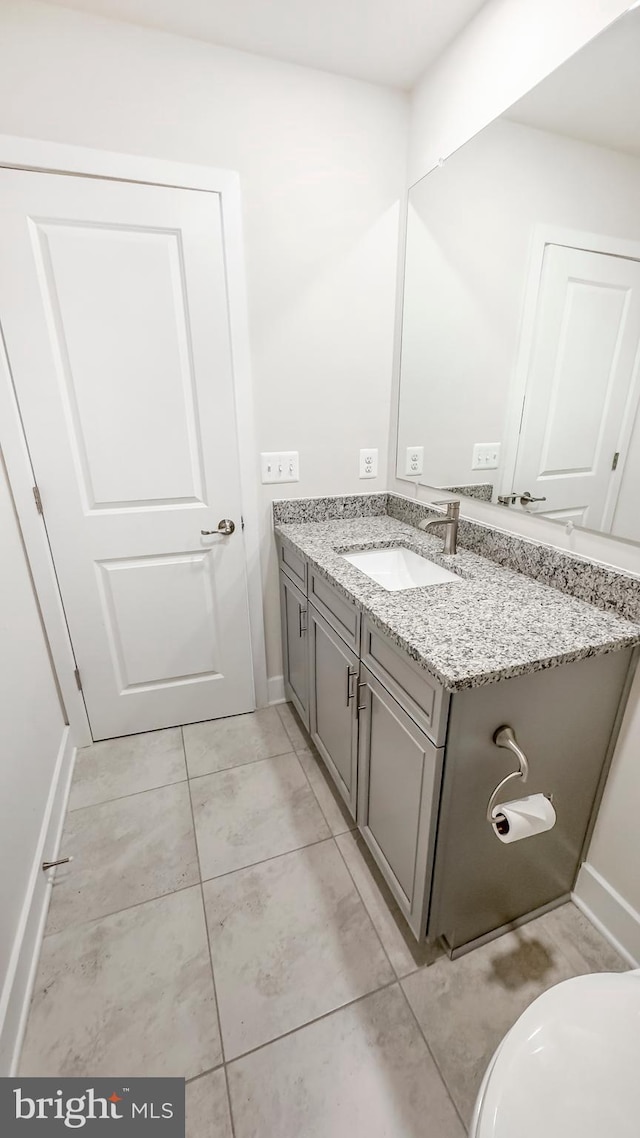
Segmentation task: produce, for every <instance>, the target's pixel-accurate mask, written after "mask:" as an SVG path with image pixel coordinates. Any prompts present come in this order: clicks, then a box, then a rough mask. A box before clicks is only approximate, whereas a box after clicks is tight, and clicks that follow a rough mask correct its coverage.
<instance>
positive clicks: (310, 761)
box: [297, 749, 356, 834]
mask: <svg viewBox="0 0 640 1138" xmlns="http://www.w3.org/2000/svg"><path fill="white" fill-rule="evenodd" d="M297 755H298V758H299V759H300V762H301V764H302V768H303V770H304V772H305V774H306V776H307V778H308V779H309V782H310V783H311V789H312V790H313V793H314V794H315V796H316V798H317V800H318V805H319V806H320V809H321V810H322V813H323V814H324V816H325V818H326V819H327V825H328V826H329V829H330V830H331V833H332V834H344V833H345V832H346V831H347V830H354V829H355V826H356V823H355V820H354V819H353V818H352V817H351V815H350V813H349V811H348V810H347V808H346V806H345V804H344V802H343V801H342V799H341V797H340V795H339V794H338V791H337V790H336V788H335V786H334V785H333V783H332V781H331V777H330V775H329V774H327V771H326V768H325V766H324V763H323V762H322V759H321V758H320V756H319V755H318V754H316V753H315V751H310V750H306V749H302V750H299V751H297Z"/></svg>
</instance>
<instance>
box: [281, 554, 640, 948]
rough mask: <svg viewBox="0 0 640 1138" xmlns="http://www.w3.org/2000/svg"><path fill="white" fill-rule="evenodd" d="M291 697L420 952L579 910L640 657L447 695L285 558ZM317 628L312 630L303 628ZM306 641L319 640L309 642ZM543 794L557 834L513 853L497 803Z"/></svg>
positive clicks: (313, 571)
mask: <svg viewBox="0 0 640 1138" xmlns="http://www.w3.org/2000/svg"><path fill="white" fill-rule="evenodd" d="M279 560H280V570H281V573H280V577H281V598H282V627H283V636H284V644H283V651H284V660H285V663H284V669H285V690H286V693H287V696H288V697H289V698H290V699H291V700H292V701H293V703H294V704H295V706H296V708H297V710H298V712H299V713H300V715H301V717H302V719H303V721H304V722H305V724H307V725H308V730H309V733H310V735H311V738H312V740H313V742H314V743H315V745H316V747H317V749H318V751H319V753H320V756H321V757H322V759H323V760H324V763H325V765H326V767H327V770H328V772H329V774H330V775H331V777H332V778H333V781H334V782H335V785H336V787H337V788H338V790H339V792H340V794H341V795H342V797H343V798H344V801H345V802H346V804H347V807H348V809H349V811H350V813H351V815H352V816H353V817H354V818H356V817H357V822H358V828H359V830H360V833H361V834H362V836H363V839H364V841H365V842H366V844H367V846H368V848H369V850H370V852H371V854H372V856H373V858H374V860H375V861H376V863H377V865H378V867H379V869H380V871H381V873H382V875H383V877H384V878H385V880H386V882H387V884H388V885H389V888H390V889H391V891H392V893H393V895H394V897H395V898H396V901H397V903H398V905H399V907H400V909H401V911H402V913H403V915H404V916H405V918H406V920H407V922H408V924H409V926H410V928H411V930H412V932H413V933H414V935H415V937H416V939H417V940H424V939H425V937H429V938H430V939H434V938H436V937H442V938H443V939H444V941H445V943H446V944H447V946H448V949H449V951H450V952H451V954H452V955H456V954H457V953H459V952H462V951H466V950H467V949H468V948H470V947H473V946H474V945H477V944H479V943H482V942H483V941H485V940H487V939H489V938H491V937H492V936H494V935H497V934H498V933H499V932H500V931H502V930H503V929H504V928H505V927H512V926H513V925H514V923H516V924H517V923H520V922H522V921H524V920H527V919H529V918H530V917H531V916H532V915H535V914H537V913H541V912H544V911H545V910H546V909H550V908H553V907H554V906H555V905H557V904H559V903H561V902H562V901H564V900H566V899H567V898H568V897H569V896H570V894H571V890H572V888H573V885H574V882H575V877H576V873H577V871H578V868H579V865H580V860H581V857H582V856H583V850H584V845H585V841H586V839H587V837H588V835H589V830H590V826H591V825H592V820H593V818H594V816H595V810H596V808H597V805H598V801H599V796H600V793H601V790H602V786H603V780H604V778H605V777H606V771H607V765H608V764H607V758H608V756H610V755H611V750H612V747H613V743H614V741H615V738H616V733H617V730H618V726H619V722H620V715H621V708H622V706H623V705H624V700H625V697H626V690H627V684H628V682H629V680H630V676H631V674H632V672H633V664H634V661H635V653H632V652H631V651H630V650H626V651H624V650H623V651H619V652H614V653H610V654H605V655H601V656H594V657H592V658H586V659H582V660H578V661H574V662H567V663H565V664H563V666H562V667H555V668H550V669H546V668H542V669H541V670H539V671H532V672H527V673H526V674H524V675H521V676H511V677H505V678H504V679H503V680H501V681H500V682H495V683H488V684H485V685H482V686H480V687H473V688H469V689H463V690H461V691H456V692H454V693H449V692H448V691H447V690H446V689H445V688H444V687H443V686H442V684H440V683H439V682H438V680H437V679H436V678H435V677H434V676H432V675H430V674H429V673H428V672H427V671H426V670H425V669H423V668H422V667H420V665H419V664H418V663H417V662H416V661H414V660H412V659H411V658H410V656H409V655H408V653H406V652H403V651H402V648H401V647H400V646H399V644H398V643H396V641H395V639H394V638H393V637H392V636H390V635H388V634H387V633H386V632H385V631H383V630H382V629H381V628H380V627H379V626H378V625H376V624H375V623H374V621H373V620H372V618H371V617H370V616H369V615H367V614H365V615H362V614H361V612H360V611H359V609H358V607H357V605H356V603H355V601H352V600H351V599H350V598H349V595H348V594H347V593H346V592H345V591H343V590H342V589H340V588H336V587H335V586H334V585H333V584H332V583H331V582H330V581H329V580H327V579H326V578H325V577H324V576H323V575H322V574H321V573H320V572H319V571H318V570H317V568H316V567H315V566H313V565H309V564H308V563H307V562H306V561H305V560H303V559H302V558H300V557H298V556H297V554H296V552H295V551H294V550H291V549H289V548H288V547H286V546H285V545H284V543H279ZM305 615H306V625H305ZM305 628H306V629H307V631H305ZM504 725H508V726H510V727H511V728H512V730H513V732H514V733H515V736H516V738H517V741H518V743H519V744H520V746H521V747H522V749H523V751H524V752H525V754H526V756H527V759H528V765H529V775H528V780H527V782H526V785H525V784H524V783H518V782H516V783H515V784H513V783H512V784H511V785H510V786H509V787H508V788H507V790H506V791H505V793H504V795H503V796H502V797H501V799H500V801H504V798H505V797H506V798H520V797H524V796H526V795H528V794H538V793H540V794H544V795H546V796H547V797H551V798H552V802H553V805H554V808H555V811H556V815H557V821H556V823H555V825H554V826H553V827H552V828H551V829H550V830H547V831H544V832H542V833H539V834H535V835H532V836H531V837H529V838H528V839H526V840H524V841H516V842H511V843H509V842H502V841H501V840H500V838H499V836H497V835H496V833H495V832H494V830H493V828H492V825H491V823H490V821H489V820H488V818H487V811H488V804H489V802H490V799H491V796H492V792H493V791H494V790H495V788H496V787H497V786H498V785H499V784H500V783H501V782H502V780H503V779H504V778H505V776H506V775H507V774H510V773H513V772H514V771H515V770H517V769H518V763H517V758H516V756H515V755H514V753H513V752H512V751H510V750H508V749H505V747H504V746H499V745H497V744H496V741H495V734H496V731H497V730H498V729H499V728H500V727H501V726H504Z"/></svg>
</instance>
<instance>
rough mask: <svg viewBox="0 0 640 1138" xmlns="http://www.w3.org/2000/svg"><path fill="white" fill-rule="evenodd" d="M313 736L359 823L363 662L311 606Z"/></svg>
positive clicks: (311, 721) (311, 732)
mask: <svg viewBox="0 0 640 1138" xmlns="http://www.w3.org/2000/svg"><path fill="white" fill-rule="evenodd" d="M308 615H309V635H310V637H311V639H310V694H311V713H310V734H311V738H312V739H313V741H314V743H315V744H316V747H317V748H318V750H319V752H320V754H321V755H322V758H323V759H324V761H325V764H326V766H327V768H328V770H329V773H330V774H331V776H332V778H333V780H334V782H335V784H336V786H337V788H338V790H339V791H340V793H341V795H342V797H343V798H344V800H345V802H346V804H347V806H348V807H349V810H350V811H351V814H352V815H353V817H354V818H355V813H356V790H357V737H358V720H357V712H356V705H357V698H356V695H357V679H358V663H359V662H358V657H357V656H356V654H355V652H352V650H351V649H350V648H348V647H347V645H346V644H344V643H343V641H342V640H341V639H340V637H339V636H338V634H337V632H334V630H333V629H332V628H331V626H330V625H329V624H327V622H326V621H325V619H324V617H322V616H320V614H319V613H318V612H317V611H316V610H315V609H314V607H313V605H309V614H308Z"/></svg>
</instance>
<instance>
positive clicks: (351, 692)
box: [347, 664, 358, 707]
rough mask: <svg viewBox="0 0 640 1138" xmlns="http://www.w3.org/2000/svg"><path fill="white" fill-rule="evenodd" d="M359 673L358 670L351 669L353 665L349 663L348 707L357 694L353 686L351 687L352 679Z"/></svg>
mask: <svg viewBox="0 0 640 1138" xmlns="http://www.w3.org/2000/svg"><path fill="white" fill-rule="evenodd" d="M357 675H358V673H357V672H352V671H351V665H350V664H347V707H348V706H349V704H350V703H351V700H352V699H353V697H354V695H355V692H354V690H353V688H352V687H351V681H352V680H354V679H355V678H356V676H357Z"/></svg>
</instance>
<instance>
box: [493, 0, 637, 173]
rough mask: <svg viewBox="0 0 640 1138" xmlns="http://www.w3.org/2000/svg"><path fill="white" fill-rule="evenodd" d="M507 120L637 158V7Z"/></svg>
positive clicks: (537, 89) (523, 101)
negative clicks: (633, 155)
mask: <svg viewBox="0 0 640 1138" xmlns="http://www.w3.org/2000/svg"><path fill="white" fill-rule="evenodd" d="M507 117H508V118H510V119H513V120H514V121H515V122H520V123H524V124H525V125H526V126H533V127H537V128H539V129H540V130H549V131H553V132H554V133H555V134H563V135H566V136H568V137H569V138H578V139H580V140H581V141H583V142H591V143H593V144H595V145H596V146H607V147H609V148H610V149H612V150H622V151H623V152H626V153H628V154H635V155H637V156H638V157H640V8H638V9H637V10H636V11H633V12H628V13H627V14H626V15H624V16H622V17H621V18H620V19H619V20H617V21H616V22H615V23H614V24H612V26H611V27H609V28H607V30H606V31H604V32H602V33H601V35H599V36H598V37H597V38H596V39H595V40H592V41H591V43H590V44H587V46H586V47H583V48H582V51H579V52H578V54H577V55H574V56H573V57H572V58H571V59H570V60H568V62H567V63H563V65H562V67H559V68H558V70H557V71H554V72H553V74H552V75H550V76H549V77H548V78H547V79H545V80H543V82H542V83H540V85H539V86H538V87H535V88H534V90H533V91H531V92H530V93H529V94H528V95H525V97H524V98H523V99H520V101H519V102H518V103H515V105H514V106H513V107H512V108H511V110H510V111H509V112H508V116H507Z"/></svg>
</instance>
